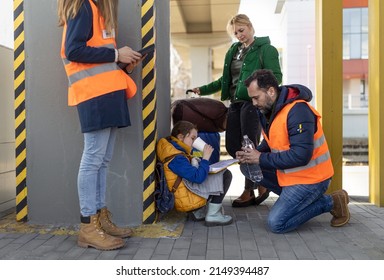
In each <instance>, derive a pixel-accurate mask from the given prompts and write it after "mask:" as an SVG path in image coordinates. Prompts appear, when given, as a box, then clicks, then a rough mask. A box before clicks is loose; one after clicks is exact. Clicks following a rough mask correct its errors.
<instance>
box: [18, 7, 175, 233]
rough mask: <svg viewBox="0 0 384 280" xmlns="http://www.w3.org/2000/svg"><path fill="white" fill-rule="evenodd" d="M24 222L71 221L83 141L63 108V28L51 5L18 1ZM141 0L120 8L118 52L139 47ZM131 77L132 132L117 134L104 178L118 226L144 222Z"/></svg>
mask: <svg viewBox="0 0 384 280" xmlns="http://www.w3.org/2000/svg"><path fill="white" fill-rule="evenodd" d="M24 2H25V53H26V56H25V57H26V59H25V60H26V61H25V62H26V71H25V73H26V111H27V116H26V122H27V137H26V142H27V166H28V171H27V182H28V212H29V213H28V218H29V221H30V222H31V223H51V224H57V223H62V224H65V223H71V224H72V223H78V222H79V215H80V214H79V202H78V194H77V173H78V167H79V162H80V157H81V153H82V149H83V135H82V133H81V132H80V125H79V121H78V116H77V110H76V108H75V107H68V106H67V88H68V80H67V77H66V74H65V72H64V67H63V63H62V61H61V59H60V45H61V36H62V28H59V27H58V26H57V12H56V9H57V5H56V2H55V1H51V0H41V1H39V3H38V4H36V3H35V2H36V1H32V0H24ZM141 4H142V1H141V0H132V1H120V2H119V34H118V35H119V36H118V42H117V45H118V46H119V47H121V46H123V45H128V46H130V47H132V48H133V49H140V48H141V47H142V46H141V42H142V40H141ZM156 4H157V7H156V8H157V17H156V27H157V34H159V35H158V36H157V37H156V51H157V53H158V54H162V55H158V59H157V62H156V63H157V64H156V65H157V69H159V71H158V72H157V81H158V82H157V83H156V90H157V92H159V93H160V94H161V98H158V103H157V108H158V110H157V112H156V113H157V116H158V124H157V129H158V136H159V137H163V136H165V135H168V134H169V129H170V127H169V126H170V125H169V124H170V117H169V107H170V96H169V91H170V86H169V84H170V83H169V79H170V77H169V72H170V71H169V41H170V38H169V2H167V3H164V2H163V1H161V0H156ZM131 77H132V78H133V79H134V80H135V82H136V84H137V86H138V92H137V94H136V95H135V97H133V98H132V99H130V100H128V105H129V111H130V117H131V122H132V126H130V127H128V128H123V129H119V132H118V135H117V141H116V146H115V151H114V155H113V158H112V161H111V168H110V172H109V174H108V188H107V204H108V206H109V208H110V209H111V211H112V213H113V215H114V216H113V219H114V221H115V222H116V223H117V224H121V225H132V226H134V225H139V224H141V223H142V218H143V164H144V163H143V120H142V88H141V85H142V83H141V79H142V73H141V69H140V67H138V68H137V69H135V70H134V71H133V74H132V75H131Z"/></svg>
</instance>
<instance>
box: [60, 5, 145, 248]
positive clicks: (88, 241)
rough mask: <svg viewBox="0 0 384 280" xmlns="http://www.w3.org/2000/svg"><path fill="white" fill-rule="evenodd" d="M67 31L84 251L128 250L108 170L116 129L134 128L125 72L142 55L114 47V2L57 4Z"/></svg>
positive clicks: (64, 51) (64, 52) (65, 56)
mask: <svg viewBox="0 0 384 280" xmlns="http://www.w3.org/2000/svg"><path fill="white" fill-rule="evenodd" d="M58 17H59V25H60V26H63V27H64V29H63V37H62V45H61V58H62V60H63V63H64V68H65V71H66V73H67V76H68V105H69V106H76V107H77V111H78V115H79V120H80V125H81V132H82V133H83V135H84V150H83V154H82V158H81V162H80V167H79V173H78V194H79V202H80V214H81V225H80V231H79V236H78V245H79V246H80V247H94V248H96V249H99V250H113V249H117V248H121V247H123V246H124V245H125V241H124V240H123V238H126V237H128V236H130V235H131V233H132V231H131V229H129V228H121V227H117V226H116V225H115V224H113V223H112V221H111V220H110V216H111V214H110V212H109V211H108V209H107V207H106V203H105V195H106V179H107V171H108V165H109V162H110V160H111V158H112V154H113V149H114V145H115V139H116V134H117V129H118V128H120V127H127V126H130V125H131V121H130V117H129V111H128V105H127V98H131V97H132V96H134V95H135V93H136V85H135V83H134V81H133V80H132V79H131V78H130V77H129V76H128V75H127V74H126V73H125V72H124V71H123V70H121V69H120V68H119V67H118V65H117V62H122V63H126V64H128V66H127V69H126V70H127V71H132V70H133V68H134V67H135V66H136V65H137V63H139V62H140V61H141V60H142V56H141V54H140V53H138V52H136V51H134V50H132V49H131V48H129V47H127V46H124V47H122V48H117V47H116V41H115V34H116V33H117V1H116V0H98V1H92V0H59V1H58Z"/></svg>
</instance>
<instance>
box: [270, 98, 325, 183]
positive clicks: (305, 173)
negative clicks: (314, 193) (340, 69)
mask: <svg viewBox="0 0 384 280" xmlns="http://www.w3.org/2000/svg"><path fill="white" fill-rule="evenodd" d="M299 102H305V101H304V100H297V101H294V102H292V103H290V104H287V105H286V106H285V107H284V108H283V109H282V110H281V111H280V112H278V113H277V115H276V117H275V118H274V120H273V122H272V124H271V128H270V131H269V137H268V136H267V135H266V134H265V133H264V131H263V135H264V138H265V140H266V141H267V143H268V145H269V147H270V148H271V152H272V153H280V152H284V151H287V150H289V147H290V143H289V138H288V130H287V127H286V125H287V118H288V114H289V112H290V110H291V109H292V107H293V106H294V105H295V104H297V103H299ZM305 103H307V102H305ZM307 105H308V107H309V108H310V109H311V110H312V112H313V113H314V114H315V115H316V117H317V131H316V133H315V135H314V141H313V144H314V148H313V154H312V158H311V160H310V161H309V162H308V164H306V165H305V166H298V167H294V168H288V169H284V170H281V169H279V170H277V178H278V182H279V185H280V186H290V185H295V184H314V183H318V182H321V181H323V180H325V179H328V178H330V177H332V176H333V166H332V161H331V156H330V153H329V150H328V145H327V141H326V139H325V136H324V132H323V129H322V126H321V123H320V114H319V113H318V112H317V111H316V110H315V109H314V108H313V107H312V106H310V105H309V104H308V103H307Z"/></svg>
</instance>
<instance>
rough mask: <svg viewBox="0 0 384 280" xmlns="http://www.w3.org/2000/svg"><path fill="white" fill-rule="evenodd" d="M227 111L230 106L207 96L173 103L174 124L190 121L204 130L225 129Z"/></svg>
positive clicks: (221, 130)
mask: <svg viewBox="0 0 384 280" xmlns="http://www.w3.org/2000/svg"><path fill="white" fill-rule="evenodd" d="M189 91H190V90H188V91H187V94H188V92H189ZM227 111H228V108H227V107H226V106H225V105H224V104H223V103H222V102H221V101H218V100H215V99H211V98H205V97H198V98H185V99H179V100H176V101H174V102H173V103H172V104H171V114H172V121H173V123H174V124H175V123H176V122H178V121H181V120H184V121H189V122H191V123H194V124H196V126H197V129H198V130H199V131H204V132H223V131H225V128H226V124H227Z"/></svg>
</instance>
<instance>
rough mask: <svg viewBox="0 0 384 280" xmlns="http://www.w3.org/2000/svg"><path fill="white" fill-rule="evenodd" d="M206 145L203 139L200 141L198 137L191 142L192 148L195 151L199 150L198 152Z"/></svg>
mask: <svg viewBox="0 0 384 280" xmlns="http://www.w3.org/2000/svg"><path fill="white" fill-rule="evenodd" d="M206 144H207V143H205V142H204V140H203V139H201V138H200V137H197V138H196V139H195V141H193V144H192V147H194V148H195V149H197V150H199V151H203V149H204V146H205V145H206Z"/></svg>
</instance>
